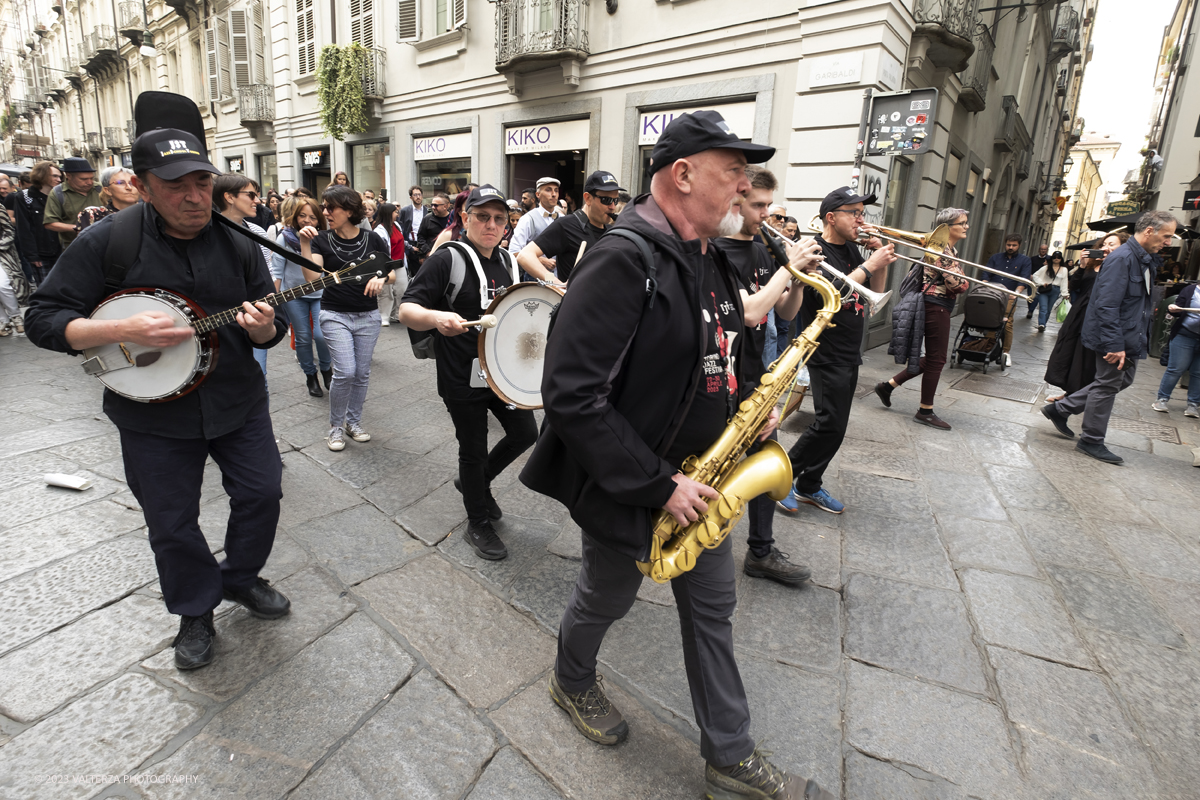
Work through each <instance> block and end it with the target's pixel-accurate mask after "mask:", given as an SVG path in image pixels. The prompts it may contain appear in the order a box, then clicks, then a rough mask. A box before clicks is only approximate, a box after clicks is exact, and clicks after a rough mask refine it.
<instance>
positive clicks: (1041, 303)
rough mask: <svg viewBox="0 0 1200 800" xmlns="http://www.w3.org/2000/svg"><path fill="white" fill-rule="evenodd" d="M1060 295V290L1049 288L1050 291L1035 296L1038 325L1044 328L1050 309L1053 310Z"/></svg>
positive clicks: (1054, 287)
mask: <svg viewBox="0 0 1200 800" xmlns="http://www.w3.org/2000/svg"><path fill="white" fill-rule="evenodd" d="M1060 294H1062V289H1060V288H1059V287H1057V286H1051V287H1050V291H1048V292H1046V293H1044V294H1039V295H1038V296H1037V298H1036V299H1037V307H1038V325H1040V326H1045V324H1046V320H1048V319H1049V318H1050V309H1052V308H1054V304H1055V303H1057V302H1058V296H1059V295H1060Z"/></svg>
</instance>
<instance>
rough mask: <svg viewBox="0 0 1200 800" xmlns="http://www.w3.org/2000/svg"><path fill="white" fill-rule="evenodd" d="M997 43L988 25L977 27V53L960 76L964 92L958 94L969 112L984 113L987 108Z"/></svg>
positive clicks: (959, 100)
mask: <svg viewBox="0 0 1200 800" xmlns="http://www.w3.org/2000/svg"><path fill="white" fill-rule="evenodd" d="M995 52H996V43H995V41H993V40H992V32H991V31H990V30H988V27H987V25H984V24H983V23H979V24H977V25H976V26H975V52H974V54H972V55H971V62H970V63H969V64H967V69H966V70H965V71H964V72H962V73H960V74H959V78H960V79H961V80H962V91H960V92H959V93H958V102H959V104H960V105H961V106H962V107H963V108H965V109H967V110H968V111H983V110H984V109H985V108H987V91H988V82H989V81H990V79H991V77H992V56H993V54H994V53H995Z"/></svg>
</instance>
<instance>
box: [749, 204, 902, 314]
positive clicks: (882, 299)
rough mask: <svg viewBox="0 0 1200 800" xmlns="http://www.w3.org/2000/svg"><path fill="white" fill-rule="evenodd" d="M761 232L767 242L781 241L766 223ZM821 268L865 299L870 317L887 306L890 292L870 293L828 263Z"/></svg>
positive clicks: (779, 236) (777, 233) (777, 232)
mask: <svg viewBox="0 0 1200 800" xmlns="http://www.w3.org/2000/svg"><path fill="white" fill-rule="evenodd" d="M762 232H763V237H764V238H766V239H767V241H768V242H770V241H771V237H774V238H775V239H783V234H781V233H780V232H779V231H777V230H775V229H774V228H772V227H771V226H770V225H768V224H767V223H766V222H764V223H762ZM818 232H819V231H818ZM775 244H778V242H775ZM776 260H778V257H776ZM821 268H822V269H824V270H825V271H826V272H828V273H829V274H830V275H832V276H833V277H835V278H837V279H838V280H839V281H841V282H842V283H844V284H846V285H847V286H849V287H850V288H851V289H853V290H854V291H856V292H858V294H859V296H860V297H863V298H865V299H866V301H867V303H868V305H870V307H871V316H875V315H876V314H877V313H879V311H880V310H881V309H882V308H883V307H884V306H886V305H887V301H888V300H889V299H890V298H891V296H892V293H891V292H890V291H889V292H883V293H882V294H880V293H879V292H873V291H871V290H870V289H868V288H867V287H865V286H863V285H862V284H861V283H859V282H858V281H856V280H852V279H851V278H850V277H849V276H846V275H843V274H842V273H840V272H838V271H837V270H836V269H834V268H833V267H831V266H829V263H828V262H826V263H825V264H823V265H822V267H821Z"/></svg>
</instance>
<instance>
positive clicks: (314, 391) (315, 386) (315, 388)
mask: <svg viewBox="0 0 1200 800" xmlns="http://www.w3.org/2000/svg"><path fill="white" fill-rule="evenodd" d="M305 379H306V380H307V381H308V393H309V394H310V395H312V396H313V397H324V396H325V393H324V392H322V391H321V382H320V381H318V380H317V373H315V372H314V373H313V374H312V375H307V376H305Z"/></svg>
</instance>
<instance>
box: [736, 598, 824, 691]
mask: <svg viewBox="0 0 1200 800" xmlns="http://www.w3.org/2000/svg"><path fill="white" fill-rule="evenodd" d="M841 606H842V598H841V595H839V594H838V593H837V592H835V591H831V590H829V589H825V588H822V587H820V586H813V585H811V584H804V585H802V586H799V587H795V586H783V585H780V584H778V583H775V582H774V581H768V580H754V581H747V582H745V583H743V584H742V587H741V590H740V592H739V595H738V608H737V612H736V615H735V616H734V623H733V642H734V644H735V645H736V646H738V647H740V648H743V649H746V650H752V651H754V652H755V653H758V654H760V655H761V656H763V657H765V658H770V659H775V660H777V661H782V662H784V663H785V664H793V665H795V666H799V667H808V668H811V669H816V670H819V671H822V672H833V671H835V670H836V669H837V668H838V665H839V664H840V663H841V649H842V648H841V640H842V621H841V620H842V613H841Z"/></svg>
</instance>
